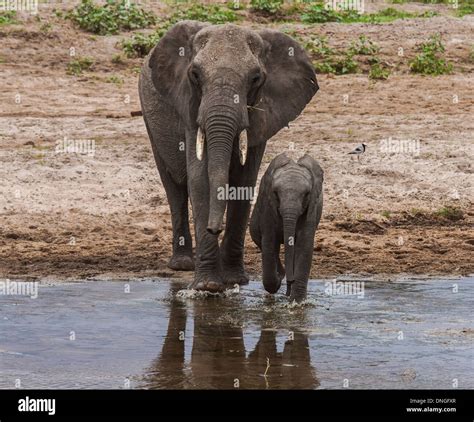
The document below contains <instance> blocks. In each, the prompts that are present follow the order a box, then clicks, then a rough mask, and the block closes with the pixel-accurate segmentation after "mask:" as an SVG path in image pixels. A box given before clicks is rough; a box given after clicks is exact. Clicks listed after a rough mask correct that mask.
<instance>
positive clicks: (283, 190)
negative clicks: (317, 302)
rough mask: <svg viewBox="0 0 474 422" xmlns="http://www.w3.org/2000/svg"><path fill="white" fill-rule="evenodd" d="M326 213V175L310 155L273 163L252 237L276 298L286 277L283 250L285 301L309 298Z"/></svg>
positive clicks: (265, 282)
mask: <svg viewBox="0 0 474 422" xmlns="http://www.w3.org/2000/svg"><path fill="white" fill-rule="evenodd" d="M322 208H323V170H322V169H321V167H320V166H319V164H318V163H317V162H316V161H315V160H314V159H313V158H312V157H310V156H309V155H308V154H305V155H304V156H303V157H302V158H300V159H299V160H298V162H297V163H295V162H294V161H293V160H291V159H290V158H288V157H287V156H286V154H280V155H278V156H277V157H275V158H274V159H273V161H272V162H271V163H270V166H269V167H268V169H267V171H266V172H265V174H264V175H263V178H262V181H261V182H260V188H259V192H258V197H257V203H256V204H255V208H254V210H253V214H252V219H251V221H250V235H251V236H252V239H253V241H254V242H255V243H256V244H257V246H258V247H259V248H260V250H261V251H262V266H263V285H264V287H265V290H266V291H267V292H269V293H276V292H277V291H278V289H279V288H280V285H281V281H282V280H283V277H284V276H285V269H284V268H283V267H282V265H281V262H280V256H279V254H280V245H281V244H284V245H285V267H286V283H287V290H286V295H287V296H290V301H293V300H296V301H297V302H301V301H303V300H304V299H305V298H306V291H307V285H308V278H309V273H310V270H311V261H312V258H313V245H314V234H315V232H316V228H317V227H318V224H319V220H320V219H321V212H322Z"/></svg>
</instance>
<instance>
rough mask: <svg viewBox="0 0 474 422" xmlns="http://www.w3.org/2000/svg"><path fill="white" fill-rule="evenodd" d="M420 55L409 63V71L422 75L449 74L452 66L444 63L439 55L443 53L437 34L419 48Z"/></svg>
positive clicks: (439, 37) (444, 60)
mask: <svg viewBox="0 0 474 422" xmlns="http://www.w3.org/2000/svg"><path fill="white" fill-rule="evenodd" d="M419 50H420V54H418V55H417V56H416V57H415V58H414V59H413V60H411V61H410V70H411V71H412V72H413V73H420V74H422V75H430V76H437V75H444V74H446V73H451V72H452V70H453V65H452V64H451V63H449V62H447V61H446V59H444V58H443V57H440V55H441V54H443V53H444V52H445V48H444V45H443V44H442V42H441V36H440V35H439V34H436V35H433V36H431V37H430V39H429V40H428V41H427V42H424V43H423V44H421V46H420V47H419Z"/></svg>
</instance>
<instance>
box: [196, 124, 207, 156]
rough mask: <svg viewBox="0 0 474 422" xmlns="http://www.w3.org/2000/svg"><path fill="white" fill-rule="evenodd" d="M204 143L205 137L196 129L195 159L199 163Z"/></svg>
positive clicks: (199, 129)
mask: <svg viewBox="0 0 474 422" xmlns="http://www.w3.org/2000/svg"><path fill="white" fill-rule="evenodd" d="M204 141H205V137H204V134H203V133H202V130H201V128H198V132H197V136H196V157H197V159H198V160H199V161H201V160H202V154H203V152H204Z"/></svg>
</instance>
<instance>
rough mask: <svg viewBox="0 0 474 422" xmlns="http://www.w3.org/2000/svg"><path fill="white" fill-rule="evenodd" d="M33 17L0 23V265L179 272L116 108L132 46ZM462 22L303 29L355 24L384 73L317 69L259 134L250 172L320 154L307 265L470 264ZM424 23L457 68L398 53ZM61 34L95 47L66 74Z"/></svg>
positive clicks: (132, 92)
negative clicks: (287, 112)
mask: <svg viewBox="0 0 474 422" xmlns="http://www.w3.org/2000/svg"><path fill="white" fill-rule="evenodd" d="M44 19H49V21H50V22H52V29H51V30H50V31H48V32H44V31H42V30H41V29H40V28H41V25H42V24H44V22H38V21H36V20H35V19H33V18H29V19H28V20H26V21H24V22H22V23H21V24H20V25H14V26H7V27H0V38H1V43H2V47H1V59H2V60H1V62H2V63H1V64H0V80H1V89H0V104H1V114H0V181H1V183H0V277H25V276H28V277H45V276H54V277H59V278H62V277H76V278H78V277H86V276H96V275H99V274H109V275H125V276H140V275H155V276H173V275H176V276H182V273H179V274H174V273H173V272H172V271H171V270H169V269H167V267H166V262H167V260H168V259H169V256H170V250H171V223H170V215H169V209H168V206H167V201H166V196H165V194H164V190H163V187H162V184H161V182H160V179H159V177H158V173H157V170H156V167H155V163H154V161H153V157H152V153H151V148H150V145H149V141H148V138H147V135H146V130H145V127H144V124H143V121H142V119H141V118H140V117H136V118H132V117H130V112H131V111H133V110H139V108H140V107H139V102H138V93H137V80H138V75H137V68H138V67H139V66H140V62H141V60H140V59H125V62H124V63H115V64H114V63H113V62H112V57H113V56H114V55H116V54H118V53H120V49H119V48H118V47H117V45H116V43H117V41H118V40H120V39H121V38H123V37H124V36H112V37H98V36H97V37H95V36H91V35H90V34H87V33H84V32H82V31H79V30H77V29H75V28H73V27H72V26H71V24H70V23H68V22H65V21H64V20H61V19H58V18H54V17H53V16H52V15H51V16H49V15H47V16H46V18H44ZM286 25H287V24H286ZM473 26H474V16H472V15H471V16H466V17H465V18H463V19H455V18H453V17H448V16H440V17H435V18H431V19H412V20H404V21H402V20H399V21H395V22H393V23H391V24H386V25H365V24H354V25H350V26H349V25H340V24H328V25H320V26H315V27H314V28H311V29H310V31H314V32H315V33H318V34H322V35H327V36H328V37H329V40H330V43H331V44H332V45H333V46H337V45H338V44H341V43H346V42H347V39H348V37H350V39H353V38H354V37H357V36H358V35H360V34H366V35H368V36H369V37H370V38H371V39H372V40H374V41H375V42H377V43H378V44H379V45H380V46H381V52H380V56H381V58H382V59H384V60H386V61H389V62H391V63H393V65H394V72H393V74H392V76H391V77H390V78H389V79H388V80H387V81H384V82H376V83H374V82H371V81H369V80H368V78H367V75H362V74H355V75H347V76H337V77H330V76H327V75H322V76H319V82H320V86H321V90H320V92H319V93H318V94H317V95H316V97H315V98H314V100H313V101H312V103H311V104H310V105H309V106H308V107H307V108H306V110H305V112H304V113H303V115H301V116H300V117H299V118H298V119H297V120H296V121H295V122H293V123H292V124H291V125H290V128H289V129H285V130H282V131H281V132H280V133H279V134H278V135H276V136H275V137H274V138H273V139H272V140H271V141H270V142H269V144H268V146H267V151H266V156H265V159H264V165H263V166H262V169H261V172H262V173H263V172H264V170H265V169H266V166H267V165H268V163H269V162H270V161H271V159H272V158H273V157H274V156H275V155H276V154H278V153H280V152H282V151H284V150H287V149H288V148H293V149H294V150H295V154H300V153H303V152H304V151H308V152H310V153H311V154H312V155H313V156H314V157H315V158H316V159H318V160H319V161H320V164H321V166H322V167H323V168H324V171H325V192H324V193H325V201H326V202H325V206H324V215H323V219H322V223H321V226H320V229H319V231H318V233H317V237H316V247H315V253H314V265H313V270H312V276H313V277H321V276H331V275H336V274H348V273H356V274H362V273H370V274H380V273H385V274H398V273H415V274H455V275H458V274H469V273H474V264H473V261H472V256H473V252H474V230H473V223H474V209H473V206H472V199H473V197H474V190H473V164H472V163H473V161H474V160H473V158H474V138H473V133H474V132H473V130H474V121H473V119H472V116H473V115H474V91H473V89H472V86H473V85H472V84H473V82H474V80H473V70H474V65H473V64H472V63H469V62H468V59H467V56H468V54H469V37H470V34H472V30H473ZM435 32H441V33H442V35H443V39H444V41H445V44H446V47H447V56H448V58H450V59H451V60H452V61H453V62H454V63H456V66H457V68H456V69H457V70H456V71H455V72H454V73H453V74H451V75H446V76H440V77H421V76H414V75H410V74H408V73H407V72H405V71H404V70H403V69H402V68H401V67H400V66H399V65H398V64H397V63H399V61H401V60H402V59H401V58H400V57H398V56H397V54H396V52H397V50H398V48H399V46H403V47H404V48H405V50H406V51H407V55H408V56H409V55H413V54H414V50H413V48H414V45H415V44H416V43H418V42H421V41H423V40H425V39H426V38H427V37H428V36H429V35H431V34H432V33H435ZM471 42H472V40H471ZM71 47H74V48H75V49H76V51H77V52H78V54H79V55H80V56H92V57H93V58H94V60H95V64H94V66H93V68H92V70H91V71H90V72H86V73H85V74H84V75H83V76H79V77H76V76H70V75H68V74H66V65H67V63H68V61H69V60H70V57H69V52H70V48H71ZM403 60H405V61H406V59H403ZM399 67H400V69H399V71H397V69H398V68H399ZM111 76H115V77H114V78H111ZM18 95H19V97H18ZM454 96H457V97H456V100H454ZM390 137H391V138H392V139H395V140H412V141H413V140H414V141H416V143H415V145H418V146H419V149H418V151H417V153H413V152H403V153H397V152H396V151H393V150H392V151H388V152H387V151H385V150H384V149H383V144H382V143H381V142H382V140H384V139H388V138H390ZM64 138H66V139H69V140H71V139H72V140H94V142H95V144H94V145H95V149H94V151H93V154H91V155H87V154H76V153H64V152H61V151H60V148H59V149H58V145H60V144H58V141H61V140H63V139H64ZM361 142H364V143H365V144H367V146H368V147H367V153H366V154H365V155H364V156H363V157H362V159H361V160H360V162H359V161H357V160H351V159H350V156H348V155H347V153H348V152H349V151H351V150H352V149H353V148H354V147H355V146H356V145H358V144H359V143H361ZM292 143H293V144H292ZM445 207H454V208H455V209H457V210H460V213H461V214H462V215H461V214H460V213H459V212H458V211H453V210H452V209H451V208H445ZM246 251H247V253H246V257H245V260H246V264H247V266H248V270H249V272H250V273H251V274H254V275H255V274H258V273H259V272H260V257H259V254H258V253H257V250H256V248H255V246H254V245H253V243H252V242H251V240H250V238H249V237H248V239H247V246H246ZM184 276H185V277H187V278H190V277H191V276H192V274H185V275H184Z"/></svg>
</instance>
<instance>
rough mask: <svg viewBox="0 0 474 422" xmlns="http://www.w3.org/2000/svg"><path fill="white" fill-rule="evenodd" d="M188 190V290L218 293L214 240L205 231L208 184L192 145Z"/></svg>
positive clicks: (219, 282)
mask: <svg viewBox="0 0 474 422" xmlns="http://www.w3.org/2000/svg"><path fill="white" fill-rule="evenodd" d="M187 153H188V156H187V159H188V190H189V194H190V198H191V205H192V208H193V221H194V233H195V238H196V256H195V270H194V282H193V283H192V284H191V288H193V289H196V290H207V291H210V292H219V291H223V290H224V282H223V278H222V271H221V267H220V253H219V243H218V236H217V235H214V234H211V233H209V232H208V231H207V223H208V217H209V180H208V174H207V158H204V159H203V160H202V161H199V160H197V159H196V149H195V146H194V144H191V145H189V146H188V149H187Z"/></svg>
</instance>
